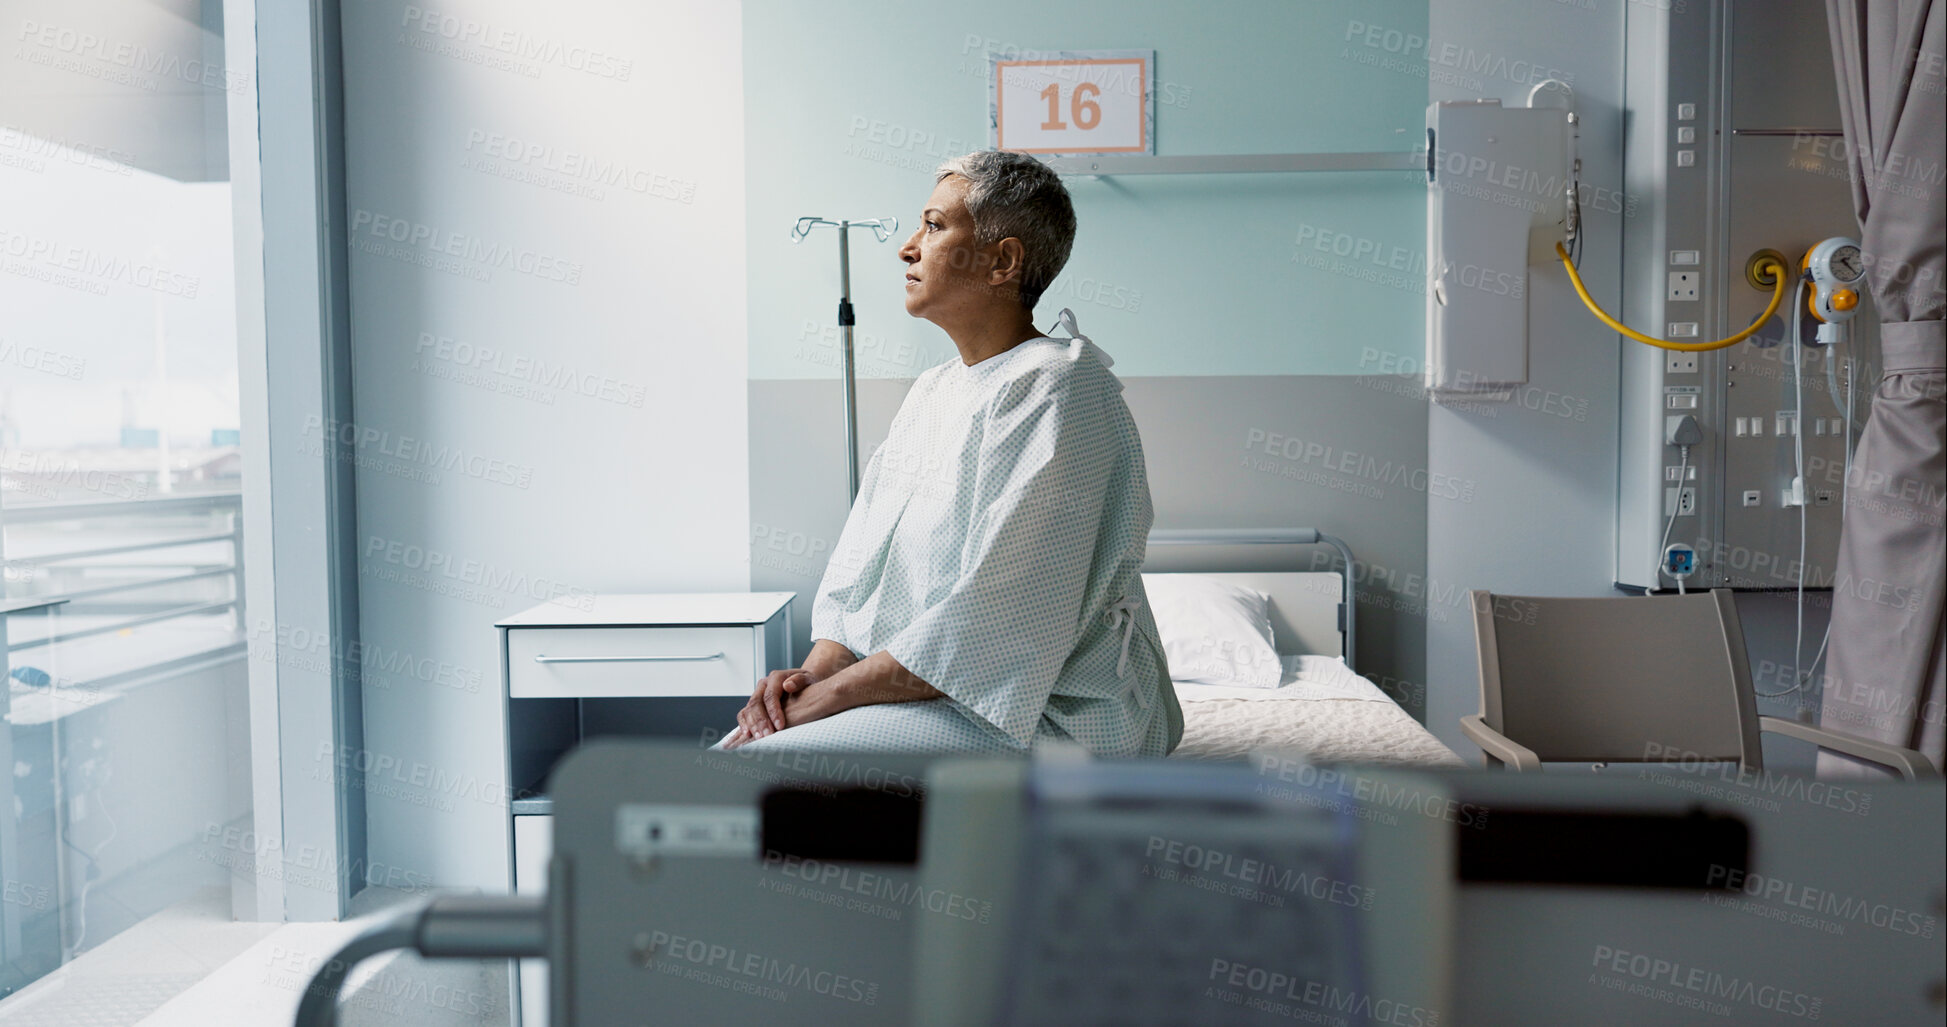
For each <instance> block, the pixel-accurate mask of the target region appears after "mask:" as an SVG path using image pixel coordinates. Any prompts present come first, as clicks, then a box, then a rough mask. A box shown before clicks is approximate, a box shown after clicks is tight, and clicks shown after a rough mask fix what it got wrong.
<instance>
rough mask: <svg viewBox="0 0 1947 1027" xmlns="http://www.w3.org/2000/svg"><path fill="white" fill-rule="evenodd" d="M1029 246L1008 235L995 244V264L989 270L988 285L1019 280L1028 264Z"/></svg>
mask: <svg viewBox="0 0 1947 1027" xmlns="http://www.w3.org/2000/svg"><path fill="white" fill-rule="evenodd" d="M1027 256H1028V251H1027V248H1026V247H1024V246H1022V245H1021V240H1019V239H1016V238H1014V237H1013V236H1011V235H1010V236H1008V237H1007V238H1005V239H1002V240H1001V241H1000V242H998V243H995V244H994V266H993V267H992V268H991V269H989V270H988V272H987V284H988V285H1005V284H1006V283H1008V282H1011V281H1018V280H1019V279H1020V277H1021V271H1022V269H1023V268H1024V267H1025V265H1026V261H1027Z"/></svg>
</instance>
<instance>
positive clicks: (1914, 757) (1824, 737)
mask: <svg viewBox="0 0 1947 1027" xmlns="http://www.w3.org/2000/svg"><path fill="white" fill-rule="evenodd" d="M1758 730H1759V731H1769V732H1771V733H1772V734H1775V735H1784V736H1785V737H1787V738H1796V739H1799V740H1801V741H1806V742H1811V743H1812V744H1814V745H1817V746H1820V747H1822V748H1826V749H1831V750H1832V751H1833V752H1842V753H1845V754H1846V755H1848V756H1856V757H1858V758H1859V759H1862V760H1866V761H1868V762H1871V763H1877V764H1879V765H1880V766H1882V767H1887V768H1889V769H1892V770H1896V771H1899V774H1900V776H1901V777H1903V778H1906V779H1907V780H1908V781H1925V780H1931V779H1933V778H1936V777H1939V776H1940V770H1939V768H1937V767H1935V766H1934V765H1933V761H1932V760H1930V759H1928V758H1927V754H1926V753H1923V752H1915V751H1914V750H1912V749H1903V748H1901V747H1899V746H1897V745H1888V744H1886V743H1885V742H1875V741H1873V740H1871V739H1868V738H1858V737H1855V736H1853V735H1842V734H1840V733H1839V732H1837V731H1829V730H1827V729H1825V728H1822V727H1813V726H1812V725H1810V724H1800V723H1799V722H1797V721H1795V720H1782V719H1780V718H1778V717H1759V718H1758Z"/></svg>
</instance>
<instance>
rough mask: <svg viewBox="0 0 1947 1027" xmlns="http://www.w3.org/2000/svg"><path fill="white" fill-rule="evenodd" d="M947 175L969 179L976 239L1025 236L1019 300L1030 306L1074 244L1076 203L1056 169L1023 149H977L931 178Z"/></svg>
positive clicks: (984, 243)
mask: <svg viewBox="0 0 1947 1027" xmlns="http://www.w3.org/2000/svg"><path fill="white" fill-rule="evenodd" d="M948 175H959V176H960V177H961V178H964V179H966V180H967V182H968V183H969V184H968V187H967V213H968V214H970V215H972V217H973V223H974V242H976V243H978V244H979V245H982V246H988V245H992V244H993V243H996V242H999V241H1000V240H1002V239H1006V238H1010V237H1012V238H1015V239H1019V240H1021V248H1022V249H1023V250H1025V251H1026V254H1025V257H1024V266H1023V267H1022V268H1021V306H1023V307H1025V308H1027V309H1028V310H1030V311H1032V310H1033V309H1034V305H1035V303H1036V302H1038V301H1039V300H1040V299H1041V294H1042V293H1044V292H1046V291H1048V286H1049V285H1050V284H1052V283H1053V282H1054V280H1055V276H1056V275H1058V274H1060V273H1061V269H1062V267H1063V265H1066V264H1067V263H1068V251H1069V250H1070V249H1072V248H1074V245H1075V205H1074V204H1073V203H1071V202H1070V201H1069V199H1068V190H1067V188H1066V187H1064V186H1063V185H1062V184H1061V176H1059V175H1057V174H1055V172H1054V169H1053V168H1050V167H1048V165H1046V164H1043V163H1041V162H1040V161H1038V160H1035V159H1034V158H1033V157H1030V156H1028V155H1027V154H1024V153H1009V152H1008V151H1006V150H976V151H974V152H973V153H969V154H966V155H965V156H961V157H955V158H953V159H952V160H949V161H947V162H946V163H944V164H942V165H940V167H939V170H938V171H936V172H935V173H934V176H933V180H934V181H935V182H940V181H943V180H945V178H946V177H947V176H948Z"/></svg>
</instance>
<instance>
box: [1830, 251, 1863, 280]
mask: <svg viewBox="0 0 1947 1027" xmlns="http://www.w3.org/2000/svg"><path fill="white" fill-rule="evenodd" d="M1826 266H1827V267H1830V268H1831V269H1832V277H1833V278H1835V279H1837V280H1839V281H1841V282H1845V283H1847V284H1853V283H1856V282H1858V281H1859V280H1860V279H1861V278H1864V277H1866V267H1865V265H1864V264H1862V263H1860V261H1859V247H1857V246H1853V245H1850V244H1848V245H1845V246H1841V247H1839V248H1838V249H1836V250H1833V251H1832V258H1831V259H1830V260H1828V261H1826Z"/></svg>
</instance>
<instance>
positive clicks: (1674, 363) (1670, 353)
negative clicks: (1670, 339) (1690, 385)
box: [1663, 349, 1697, 374]
mask: <svg viewBox="0 0 1947 1027" xmlns="http://www.w3.org/2000/svg"><path fill="white" fill-rule="evenodd" d="M1663 373H1664V374H1696V373H1697V354H1696V353H1695V352H1688V353H1686V352H1684V351H1683V350H1680V349H1666V350H1664V351H1663Z"/></svg>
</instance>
